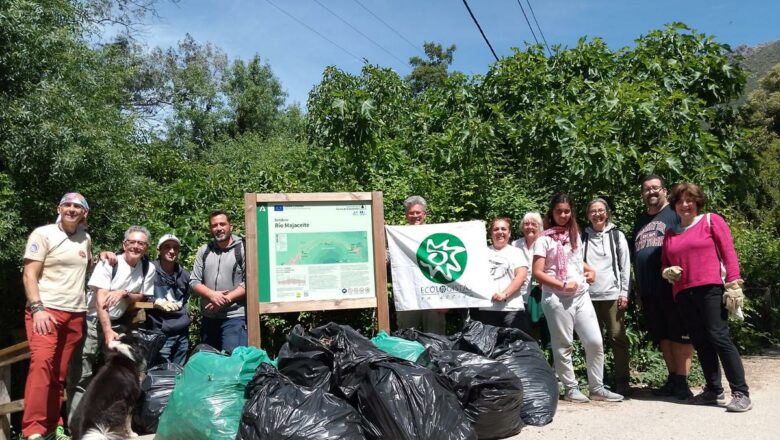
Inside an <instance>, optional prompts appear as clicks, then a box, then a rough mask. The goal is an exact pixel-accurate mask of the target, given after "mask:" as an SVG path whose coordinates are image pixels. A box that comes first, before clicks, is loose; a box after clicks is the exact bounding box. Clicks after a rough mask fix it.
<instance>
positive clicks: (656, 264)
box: [629, 174, 693, 400]
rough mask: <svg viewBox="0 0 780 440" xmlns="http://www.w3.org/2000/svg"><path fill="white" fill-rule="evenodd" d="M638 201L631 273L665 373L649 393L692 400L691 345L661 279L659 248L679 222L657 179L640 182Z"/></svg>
mask: <svg viewBox="0 0 780 440" xmlns="http://www.w3.org/2000/svg"><path fill="white" fill-rule="evenodd" d="M641 189H642V200H644V202H645V206H646V207H647V212H646V213H644V214H642V215H640V216H639V218H638V219H637V220H636V223H634V232H633V234H632V236H633V239H632V240H630V241H629V243H630V244H631V245H632V247H633V252H632V255H633V257H634V272H635V274H636V281H637V283H636V286H637V289H638V290H639V298H640V301H641V306H642V312H643V315H644V319H645V325H646V326H647V330H648V333H650V336H651V337H652V338H653V342H654V343H655V344H657V345H658V346H659V347H660V349H661V353H662V354H663V357H664V362H666V368H667V369H668V370H669V376H668V377H667V380H666V383H665V384H664V385H663V386H662V387H661V388H659V389H657V390H653V394H655V395H657V396H675V397H677V398H678V399H680V400H687V399H689V398H691V397H693V394H692V393H691V390H690V388H689V387H688V373H689V371H690V369H691V356H692V355H693V346H692V345H691V339H690V337H689V335H688V330H687V328H686V326H685V321H684V320H683V318H682V316H681V314H680V311H679V310H678V307H677V304H676V303H675V302H674V299H673V297H672V288H671V285H670V284H669V283H667V282H666V280H664V279H663V278H662V277H661V247H662V246H663V241H664V234H665V232H666V230H667V229H668V228H670V227H672V226H674V225H677V224H679V223H680V219H679V217H677V214H676V213H675V212H674V210H673V209H672V207H671V206H670V205H669V202H668V201H667V199H666V188H665V187H664V181H663V179H662V178H661V177H659V176H656V175H654V174H651V175H649V176H646V177H645V178H644V179H642V182H641Z"/></svg>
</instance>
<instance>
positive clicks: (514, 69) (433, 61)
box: [0, 0, 780, 330]
mask: <svg viewBox="0 0 780 440" xmlns="http://www.w3.org/2000/svg"><path fill="white" fill-rule="evenodd" d="M120 3H121V2H120ZM125 3H127V4H128V5H133V4H135V5H140V6H144V5H151V4H153V2H149V1H147V0H141V1H137V0H133V1H131V2H125ZM91 4H92V5H93V6H94V5H116V4H119V3H114V2H111V1H108V0H98V1H95V2H92V3H91ZM87 5H88V3H87V2H81V1H78V0H72V1H68V0H44V1H31V0H6V1H4V2H0V240H2V242H3V244H4V246H3V247H2V248H0V265H2V266H1V267H2V277H0V279H4V280H5V279H11V280H15V282H12V283H9V284H8V286H6V287H4V289H8V290H11V292H10V293H7V294H4V295H2V296H3V298H8V301H9V302H11V303H12V304H15V305H17V306H21V303H22V302H23V295H22V294H21V292H20V291H18V280H19V272H18V269H19V266H20V264H21V261H20V260H21V255H22V249H23V246H24V240H25V238H26V236H27V234H28V233H29V232H30V231H31V230H32V229H33V228H34V227H36V226H39V225H42V224H45V223H49V222H51V221H52V219H53V217H54V207H55V204H56V202H57V198H58V197H60V196H61V195H62V194H63V193H65V192H67V191H74V190H76V191H80V192H82V193H83V194H84V195H85V196H86V197H87V199H88V200H89V202H90V205H91V206H92V211H91V213H90V217H89V220H90V230H91V231H92V235H93V237H94V239H95V244H96V248H98V249H113V248H115V247H116V246H117V245H118V244H119V242H120V239H121V233H122V231H123V230H124V229H125V228H127V227H128V226H130V225H132V224H142V225H145V226H147V227H148V228H149V229H150V230H151V231H152V234H153V236H154V237H157V236H159V235H161V234H164V233H168V232H172V233H174V234H176V235H177V236H178V237H180V238H181V239H182V241H183V248H184V253H183V254H184V255H183V258H184V261H185V266H187V265H189V264H190V263H191V262H192V258H193V256H194V252H195V250H196V249H197V247H198V246H200V245H201V244H203V243H204V242H205V241H206V240H207V239H208V231H207V228H206V223H207V214H208V212H210V211H211V210H213V209H217V208H222V209H226V210H227V211H228V212H230V213H231V214H232V217H233V222H234V224H235V225H237V226H238V229H239V232H240V229H242V225H243V212H244V210H243V194H244V193H245V192H307V191H361V190H362V191H373V190H379V191H382V192H383V193H384V198H385V201H386V210H385V211H386V220H387V221H388V222H389V223H396V222H400V221H401V219H402V215H403V213H402V209H401V201H402V200H403V199H404V198H406V197H407V196H409V195H411V194H419V195H422V196H424V197H426V198H427V199H428V201H429V203H430V208H431V212H430V219H431V220H432V221H433V222H443V221H458V220H469V219H489V218H491V217H494V216H499V215H501V216H510V217H512V218H514V219H519V218H521V216H522V215H523V214H524V213H525V212H526V211H528V210H543V209H544V208H545V203H546V201H547V200H549V198H550V196H551V195H552V194H553V193H554V192H557V191H567V192H570V193H571V194H572V195H573V196H574V198H575V200H577V201H578V205H579V207H582V206H583V204H584V202H585V201H587V199H589V198H590V197H593V196H595V195H602V196H607V197H608V198H609V200H610V201H611V202H612V205H613V208H614V211H615V214H616V215H615V220H616V222H617V223H618V224H619V226H620V227H621V228H622V229H624V230H627V229H628V228H629V226H630V224H631V223H632V221H633V218H634V216H635V215H636V212H637V208H638V205H639V203H640V202H639V201H640V198H639V194H638V182H637V179H638V177H639V176H640V175H642V174H645V173H649V172H655V173H658V174H661V175H663V176H664V177H665V178H666V179H667V180H668V181H669V182H676V181H681V180H692V181H695V182H697V183H699V184H701V185H702V186H703V187H704V188H705V190H706V191H707V193H708V195H710V196H711V198H712V200H713V201H714V204H715V207H716V208H719V207H725V206H727V202H728V200H729V198H728V197H729V196H732V195H735V194H737V195H744V194H746V193H750V192H751V188H756V187H752V186H750V184H749V182H746V181H747V180H749V179H746V178H745V177H746V175H748V172H749V171H750V170H755V169H758V170H761V174H760V179H763V180H761V182H764V183H762V184H761V185H763V186H761V185H759V186H758V188H761V190H762V191H763V192H765V193H766V195H762V196H761V197H763V198H760V199H759V198H755V199H754V202H755V203H754V206H755V207H756V209H757V210H760V209H769V208H768V207H769V206H771V203H774V207H775V208H774V209H776V206H777V203H776V201H777V192H774V193H773V192H772V191H776V189H777V187H776V182H777V181H778V180H780V179H778V174H777V173H778V171H777V163H778V161H777V151H778V150H780V149H779V148H778V147H777V143H776V130H775V129H774V128H771V127H773V125H772V124H776V119H772V117H771V116H770V114H772V115H774V116H776V111H775V110H776V109H775V107H774V104H773V102H774V101H773V100H774V98H772V96H774V95H772V93H774V92H776V90H775V86H776V84H777V81H774V80H772V79H768V80H767V81H766V84H767V89H766V91H765V92H762V93H764V95H756V98H755V99H753V100H752V101H751V102H752V103H751V104H750V107H749V108H748V110H746V111H745V112H744V113H743V114H744V115H747V116H746V119H742V120H740V119H738V118H737V117H736V114H735V111H734V110H733V108H732V107H731V106H730V105H729V103H730V101H731V100H732V99H733V98H735V97H736V96H737V95H738V94H739V92H740V90H741V89H742V87H743V85H744V75H743V73H742V71H741V70H740V68H739V67H738V66H736V65H734V64H733V63H731V62H730V61H729V59H728V58H727V47H726V46H725V45H722V44H720V43H718V42H717V41H715V40H714V39H713V38H712V37H709V36H706V35H703V34H700V33H698V32H696V31H694V30H691V29H688V28H687V27H685V26H684V25H682V24H673V25H670V26H668V27H667V28H665V29H663V30H655V31H651V32H649V33H648V34H646V35H644V36H641V37H639V38H638V39H637V40H636V42H635V45H634V46H633V47H629V48H623V49H619V50H611V49H609V48H608V47H607V46H606V44H604V42H603V41H601V40H600V39H592V40H585V39H583V40H581V41H580V42H579V43H578V44H577V45H576V46H575V47H572V48H569V49H563V48H556V49H555V51H554V53H553V54H552V55H551V56H546V55H545V53H544V52H543V51H542V49H541V47H537V46H532V47H528V48H526V49H524V50H519V49H518V50H515V51H514V52H513V54H512V55H511V56H508V57H505V58H502V59H501V60H499V61H498V62H497V63H495V64H494V65H492V66H491V68H490V69H489V71H488V72H487V73H486V74H485V75H484V76H480V75H474V76H470V75H465V74H462V73H457V72H455V73H449V72H448V67H449V65H450V64H451V63H452V57H453V53H454V50H455V47H454V46H450V47H449V48H443V47H442V46H441V45H438V44H434V43H426V45H425V52H426V55H427V58H428V59H427V60H426V59H421V58H418V59H413V60H412V64H413V65H414V67H415V68H414V70H413V71H412V74H411V75H410V76H409V77H407V78H401V77H400V76H399V75H398V74H397V73H396V72H394V71H393V70H391V69H388V68H384V67H381V66H375V65H370V64H366V65H364V66H363V69H362V71H361V72H360V73H359V74H350V73H348V72H345V71H343V70H341V69H339V68H338V67H335V66H331V67H328V68H327V69H325V71H324V73H323V78H322V81H321V82H320V83H319V84H318V85H317V86H316V87H314V89H313V90H312V91H311V93H310V94H309V99H308V102H307V107H306V109H305V112H304V110H303V109H301V108H299V107H297V106H285V103H284V100H285V98H286V94H285V92H284V89H283V87H282V83H281V81H280V80H279V79H278V78H277V77H276V76H275V75H274V73H273V71H272V69H271V66H270V65H268V64H267V63H265V62H263V61H262V58H260V56H258V55H256V56H254V57H252V58H251V59H249V60H241V59H233V60H230V59H229V58H228V57H227V56H226V54H225V53H224V52H223V51H222V50H221V49H220V48H218V47H216V46H214V45H212V44H210V43H207V42H198V41H196V40H195V39H194V38H193V37H192V36H190V35H186V36H184V37H183V39H182V40H181V41H180V42H179V43H178V44H177V45H176V47H171V48H152V49H148V48H146V47H144V46H143V44H142V43H140V42H138V41H136V40H134V39H133V38H130V36H128V35H127V34H125V35H120V36H119V37H117V38H113V39H112V40H111V41H109V42H107V43H100V41H102V40H101V39H94V38H92V37H91V36H90V33H91V32H94V31H95V27H94V26H95V23H98V22H100V20H102V18H101V17H105V16H106V15H101V13H100V12H99V9H94V8H93V7H88V6H87ZM108 11H109V10H107V9H104V10H103V12H105V13H107V12H108ZM114 12H115V13H116V12H121V11H120V10H116V11H114ZM141 12H142V11H141ZM96 41H97V42H96ZM773 109H774V110H773ZM772 111H775V113H771V112H772ZM744 121H750V122H744ZM740 124H743V125H746V126H750V129H749V130H742V127H741V126H740ZM773 130H775V131H773ZM773 136H774V137H773ZM773 142H774V143H773ZM773 145H774V146H773ZM773 155H774V156H773ZM772 158H774V162H772ZM757 164H759V165H760V166H759V165H757ZM757 166H758V168H756V167H757ZM761 167H764V168H761ZM773 167H774V168H773ZM743 198H744V199H745V200H750V199H749V198H748V197H743ZM734 211H735V210H731V211H729V212H734ZM755 212H758V211H755ZM762 212H763V211H762ZM774 212H776V210H775V211H774ZM740 225H742V223H740ZM740 228H742V229H743V230H742V232H741V233H740V234H735V236H738V237H741V238H740V240H742V242H741V243H742V244H741V245H740V246H741V248H742V249H752V247H751V246H754V245H755V243H757V240H755V237H767V232H766V231H767V230H768V229H767V228H763V229H755V230H754V229H750V228H749V227H746V226H740ZM772 249H776V246H775V247H773V248H772ZM152 253H154V251H152ZM746 261H750V263H749V264H751V267H750V268H749V269H755V267H754V266H752V265H756V264H760V263H756V262H755V261H754V260H749V259H748V260H746ZM746 273H758V272H756V271H753V272H750V270H746ZM764 275H766V274H765V273H761V276H758V275H755V277H756V279H758V280H761V281H760V282H762V283H767V284H769V283H776V282H777V277H776V276H774V277H773V276H764ZM19 316H21V315H19ZM323 316H325V315H319V314H312V313H307V314H301V315H296V316H295V317H292V318H290V319H286V318H285V319H279V318H277V317H270V318H267V319H266V321H265V323H266V324H267V325H268V326H269V327H270V328H276V329H280V330H285V329H287V328H289V325H290V324H291V322H292V320H294V319H300V320H303V321H304V322H307V323H310V324H314V323H319V322H321V320H322V319H324V318H323ZM360 316H361V318H360V319H359V320H358V321H357V322H354V323H352V324H354V325H355V326H357V327H366V328H367V327H368V326H369V325H370V324H371V322H372V320H373V316H371V315H370V314H369V313H363V314H362V315H360Z"/></svg>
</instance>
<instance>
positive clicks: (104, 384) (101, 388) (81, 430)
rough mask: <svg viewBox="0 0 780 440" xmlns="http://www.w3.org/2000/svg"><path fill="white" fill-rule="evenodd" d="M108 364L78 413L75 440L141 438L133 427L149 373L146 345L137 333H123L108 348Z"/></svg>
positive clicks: (95, 378)
mask: <svg viewBox="0 0 780 440" xmlns="http://www.w3.org/2000/svg"><path fill="white" fill-rule="evenodd" d="M108 348H109V351H108V358H107V359H106V364H105V365H103V367H102V368H101V369H100V371H98V373H97V375H95V377H94V378H93V379H92V381H91V382H90V384H89V386H88V387H87V390H86V391H85V392H84V397H83V398H82V399H81V403H79V406H78V408H76V412H75V413H74V414H73V421H72V423H71V425H72V426H71V433H72V434H73V439H74V440H120V439H126V438H128V437H137V436H138V434H136V433H134V432H133V430H132V429H131V427H130V422H131V420H132V417H133V408H134V407H135V403H136V401H137V400H138V397H139V396H140V395H141V384H140V376H141V373H142V372H144V371H145V370H146V353H145V350H146V345H145V344H144V341H143V339H142V338H141V337H140V336H139V335H138V334H136V333H134V332H130V333H126V334H123V335H121V336H120V337H119V339H118V340H116V341H111V342H110V343H109V345H108Z"/></svg>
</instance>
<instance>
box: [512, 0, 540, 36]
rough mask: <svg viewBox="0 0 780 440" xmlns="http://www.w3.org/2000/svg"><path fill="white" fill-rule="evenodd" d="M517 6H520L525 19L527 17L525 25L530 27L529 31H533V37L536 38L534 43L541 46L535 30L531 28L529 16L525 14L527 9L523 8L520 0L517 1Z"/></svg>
mask: <svg viewBox="0 0 780 440" xmlns="http://www.w3.org/2000/svg"><path fill="white" fill-rule="evenodd" d="M517 4H518V5H520V10H521V11H523V17H525V23H526V24H527V25H528V29H530V30H531V35H533V36H534V41H535V42H536V44H539V40H537V39H536V34H535V33H534V28H533V27H531V22H530V21H528V16H527V15H526V14H525V8H524V7H523V3H522V2H521V1H520V0H517Z"/></svg>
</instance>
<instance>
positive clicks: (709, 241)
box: [661, 183, 753, 412]
mask: <svg viewBox="0 0 780 440" xmlns="http://www.w3.org/2000/svg"><path fill="white" fill-rule="evenodd" d="M705 202H706V198H705V196H704V192H702V190H701V188H699V186H698V185H694V184H692V183H681V184H679V185H677V186H675V187H674V189H673V190H672V196H671V197H670V199H669V203H670V204H671V205H672V206H673V207H674V210H675V211H676V212H677V215H678V216H680V225H679V226H678V227H675V228H670V229H669V230H667V231H666V235H664V246H663V250H662V252H661V265H662V267H663V268H664V269H663V274H662V276H663V277H664V278H665V279H666V280H667V281H669V282H670V283H672V294H673V295H674V300H675V301H676V302H677V304H679V305H680V308H681V310H682V312H683V316H684V317H685V319H686V320H687V324H688V329H689V331H690V334H691V339H693V346H694V347H695V348H696V354H697V355H698V356H699V363H700V364H701V369H702V371H703V372H704V380H705V381H706V385H705V386H704V391H702V392H701V393H700V394H698V395H696V396H695V397H693V398H691V399H690V400H689V402H690V403H692V404H695V405H717V404H718V401H719V400H723V399H725V395H724V394H723V385H722V384H721V376H720V366H719V365H718V360H720V363H721V364H723V370H724V371H725V372H726V379H727V380H728V382H729V387H730V388H731V402H729V403H728V404H727V405H726V410H727V411H730V412H745V411H749V410H750V409H751V408H753V403H752V402H751V401H750V394H749V391H748V385H747V383H746V382H745V369H744V368H743V366H742V358H740V356H739V351H738V350H737V347H736V345H734V341H733V340H732V339H731V335H730V334H729V323H728V315H729V313H730V314H732V315H735V316H736V317H738V318H741V317H742V301H743V299H744V295H743V294H742V276H741V275H740V273H739V261H738V259H737V252H736V251H735V250H734V240H733V239H732V237H731V231H730V230H729V227H728V225H727V224H726V221H725V220H723V217H721V216H719V215H718V214H701V209H702V208H703V207H704V203H705ZM724 270H725V277H723V271H724Z"/></svg>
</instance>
